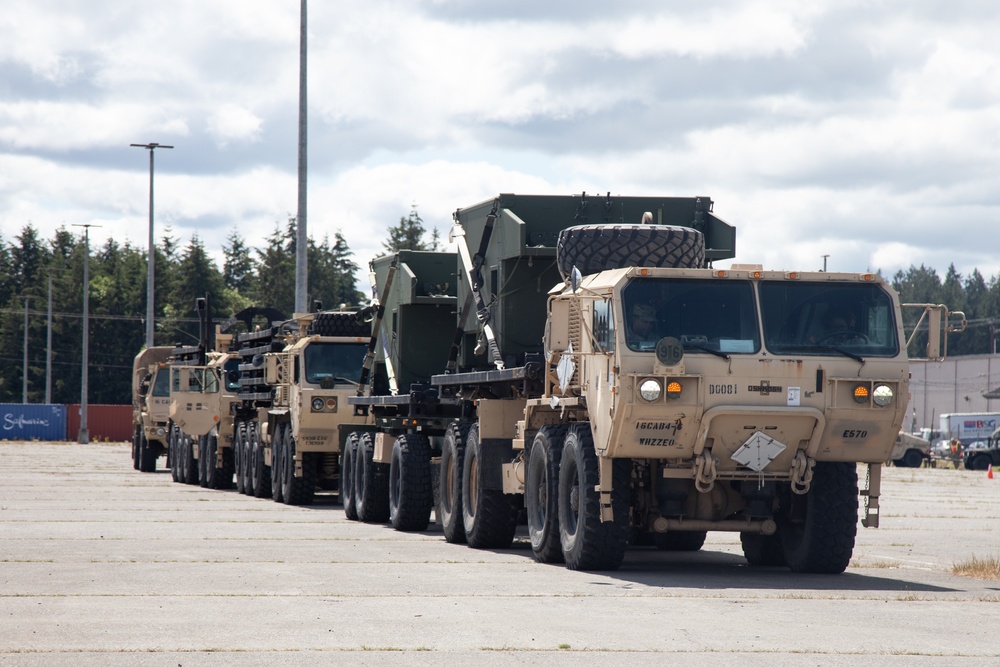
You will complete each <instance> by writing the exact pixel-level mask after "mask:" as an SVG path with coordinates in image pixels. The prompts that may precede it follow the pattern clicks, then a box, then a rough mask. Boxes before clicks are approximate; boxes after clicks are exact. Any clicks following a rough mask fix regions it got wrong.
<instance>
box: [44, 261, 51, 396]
mask: <svg viewBox="0 0 1000 667" xmlns="http://www.w3.org/2000/svg"><path fill="white" fill-rule="evenodd" d="M46 322H47V325H48V326H47V327H46V333H45V404H46V405H51V404H52V271H49V316H48V319H47V320H46Z"/></svg>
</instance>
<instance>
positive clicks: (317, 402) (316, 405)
mask: <svg viewBox="0 0 1000 667" xmlns="http://www.w3.org/2000/svg"><path fill="white" fill-rule="evenodd" d="M312 409H313V412H322V411H323V399H322V398H314V399H313V400H312Z"/></svg>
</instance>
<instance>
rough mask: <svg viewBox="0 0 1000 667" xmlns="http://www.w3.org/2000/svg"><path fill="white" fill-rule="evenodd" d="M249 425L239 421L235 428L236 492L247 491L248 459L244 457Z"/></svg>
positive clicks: (234, 462)
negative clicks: (244, 444) (244, 445)
mask: <svg viewBox="0 0 1000 667" xmlns="http://www.w3.org/2000/svg"><path fill="white" fill-rule="evenodd" d="M246 429H247V425H246V423H245V422H242V421H238V422H236V426H235V428H234V429H233V464H234V465H233V467H234V468H235V470H234V472H235V473H236V493H246V459H245V458H244V457H243V443H244V442H245V441H246V437H247V430H246Z"/></svg>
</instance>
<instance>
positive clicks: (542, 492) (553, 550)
mask: <svg viewBox="0 0 1000 667" xmlns="http://www.w3.org/2000/svg"><path fill="white" fill-rule="evenodd" d="M567 428H568V427H567V426H566V425H565V424H547V425H545V426H542V427H541V428H540V429H538V433H537V434H536V435H535V438H534V439H533V440H532V442H531V449H530V450H529V452H528V466H527V470H526V472H525V479H524V508H525V511H526V512H527V515H528V538H529V539H530V540H531V553H532V555H533V556H534V557H535V560H537V561H538V562H540V563H561V562H563V553H562V543H561V541H560V538H559V491H558V486H559V463H560V460H561V458H562V448H563V440H564V439H565V438H566V429H567Z"/></svg>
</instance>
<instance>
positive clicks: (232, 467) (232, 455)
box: [215, 435, 236, 489]
mask: <svg viewBox="0 0 1000 667" xmlns="http://www.w3.org/2000/svg"><path fill="white" fill-rule="evenodd" d="M216 446H218V435H216ZM235 472H236V450H235V449H233V447H224V448H223V449H222V467H221V468H217V469H216V471H215V474H216V477H217V478H218V480H219V481H218V484H217V486H216V487H215V488H217V489H231V488H233V474H234V473H235Z"/></svg>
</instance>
